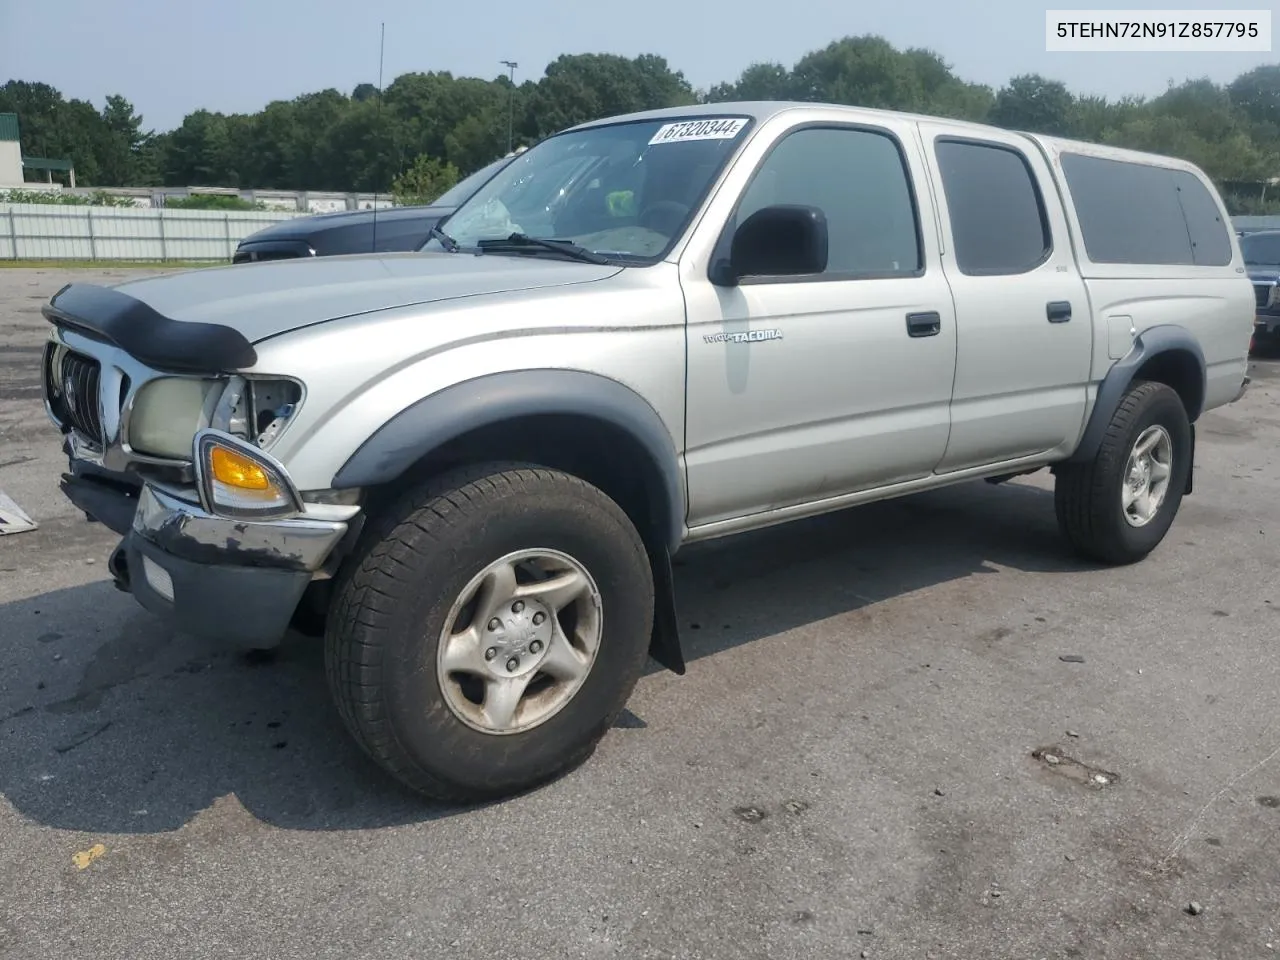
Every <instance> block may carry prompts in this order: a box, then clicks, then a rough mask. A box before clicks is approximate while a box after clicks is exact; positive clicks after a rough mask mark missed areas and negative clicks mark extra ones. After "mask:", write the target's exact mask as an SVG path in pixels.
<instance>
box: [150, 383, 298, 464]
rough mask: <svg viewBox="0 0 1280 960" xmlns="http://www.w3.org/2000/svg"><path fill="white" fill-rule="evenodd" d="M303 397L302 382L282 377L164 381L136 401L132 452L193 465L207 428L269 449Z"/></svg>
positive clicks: (151, 386)
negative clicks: (197, 440)
mask: <svg viewBox="0 0 1280 960" xmlns="http://www.w3.org/2000/svg"><path fill="white" fill-rule="evenodd" d="M302 395H303V388H302V384H301V383H299V382H297V381H296V380H290V379H286V378H280V377H272V378H257V377H242V376H233V377H227V378H222V379H218V380H199V379H194V378H191V377H160V378H158V379H156V380H153V381H151V382H150V383H148V384H146V385H145V386H144V387H142V389H141V390H139V391H138V395H137V397H136V398H135V400H134V402H133V406H132V409H131V410H130V412H129V418H128V424H129V426H128V442H129V448H130V449H131V450H133V451H135V452H137V453H140V454H144V455H148V456H152V457H162V458H166V459H171V460H188V459H190V458H191V456H192V446H191V445H192V441H193V439H194V438H195V436H196V434H197V433H198V432H199V431H201V430H204V429H207V428H213V429H215V430H222V431H224V432H226V433H229V434H231V435H232V436H235V437H239V438H240V439H241V440H244V441H246V442H248V443H252V444H254V445H256V446H258V447H259V448H266V447H268V446H270V445H271V444H272V443H273V442H274V441H275V440H276V439H277V438H278V437H279V436H280V434H281V433H282V432H283V431H284V428H285V427H286V426H287V425H288V423H289V421H290V420H291V419H292V418H293V415H294V414H295V413H296V412H297V409H298V405H299V404H300V403H301V402H302Z"/></svg>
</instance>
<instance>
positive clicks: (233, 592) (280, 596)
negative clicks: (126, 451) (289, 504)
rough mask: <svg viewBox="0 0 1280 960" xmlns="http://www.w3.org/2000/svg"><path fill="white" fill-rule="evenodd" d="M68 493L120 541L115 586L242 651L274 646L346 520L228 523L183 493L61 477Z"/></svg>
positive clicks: (323, 569)
mask: <svg viewBox="0 0 1280 960" xmlns="http://www.w3.org/2000/svg"><path fill="white" fill-rule="evenodd" d="M63 489H64V491H65V492H66V494H67V496H68V498H69V499H70V500H71V501H72V502H73V503H75V504H76V505H77V506H79V507H81V509H83V510H85V511H86V513H88V514H89V515H90V516H92V517H93V518H94V519H100V520H101V521H102V522H103V523H105V524H107V525H108V526H109V527H111V528H112V529H113V530H116V532H118V533H120V534H121V535H122V536H123V539H122V540H121V542H120V545H119V546H118V547H116V549H115V551H114V552H113V553H112V555H111V560H110V562H109V567H110V570H111V573H112V575H113V577H114V578H115V581H116V585H117V586H118V587H119V588H120V589H122V590H124V591H126V592H128V593H131V594H133V596H134V598H135V599H136V600H137V601H138V603H140V604H141V605H142V606H143V607H145V608H146V609H147V610H150V611H151V612H152V613H155V614H157V615H159V616H162V617H164V618H165V619H168V620H170V621H172V622H173V624H174V626H175V627H177V629H179V630H181V631H182V632H184V633H189V634H193V635H196V636H199V637H203V638H206V639H210V640H214V641H216V642H219V643H227V644H231V645H234V646H240V647H259V648H262V647H272V646H275V645H276V644H277V643H279V641H280V640H281V638H282V637H283V636H284V634H285V631H286V630H287V629H288V627H289V624H290V621H291V620H292V619H293V615H294V612H295V611H296V610H297V608H298V603H299V601H300V600H301V599H302V595H303V592H304V591H305V590H306V589H307V586H308V585H309V584H311V583H312V582H313V581H314V580H318V579H324V578H326V577H328V576H330V575H331V573H332V569H333V568H332V566H330V565H329V564H331V563H332V562H336V560H337V559H338V554H339V552H340V551H338V546H339V544H340V543H341V542H342V540H343V538H344V537H346V536H347V535H348V533H349V531H350V529H351V527H352V525H353V524H352V523H351V522H349V521H346V520H321V519H315V518H311V517H294V518H291V519H288V520H274V521H269V522H259V521H252V522H251V521H245V520H228V519H225V518H223V517H218V516H215V515H213V514H211V513H209V512H207V511H206V510H204V509H203V508H202V507H201V506H200V504H199V503H197V502H195V500H194V497H195V493H194V491H193V492H191V493H190V496H191V497H192V498H193V499H187V498H186V497H184V496H183V495H182V492H181V491H176V490H167V489H161V488H158V487H156V486H154V485H152V484H150V483H144V484H142V485H141V486H140V487H138V488H135V489H133V490H130V489H127V488H125V487H123V486H121V485H119V484H115V485H113V484H111V483H109V482H106V481H104V480H102V479H100V478H95V477H93V476H71V475H68V476H67V477H64V481H63Z"/></svg>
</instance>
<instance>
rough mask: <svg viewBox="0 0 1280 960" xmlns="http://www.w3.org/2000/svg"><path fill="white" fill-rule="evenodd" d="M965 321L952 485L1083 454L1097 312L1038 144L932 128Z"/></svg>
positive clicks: (953, 282) (993, 133) (949, 461)
mask: <svg viewBox="0 0 1280 960" xmlns="http://www.w3.org/2000/svg"><path fill="white" fill-rule="evenodd" d="M920 131H921V135H922V137H923V139H924V143H925V149H926V152H927V155H928V157H929V160H930V166H931V168H932V169H931V176H932V179H933V186H934V194H935V196H936V198H937V201H938V207H939V220H940V221H941V224H940V225H941V230H942V243H943V247H944V250H943V255H942V263H943V269H944V271H945V273H946V276H947V280H948V282H949V283H950V286H951V292H952V295H953V297H954V301H955V310H956V331H957V348H956V375H955V386H954V389H953V391H952V397H951V436H950V439H949V441H948V443H947V450H946V453H945V455H944V456H943V458H942V461H941V463H939V465H938V467H937V472H939V473H949V472H952V471H956V470H964V469H966V468H970V467H978V466H985V465H988V464H995V463H1003V462H1006V461H1012V460H1019V459H1023V458H1028V457H1035V456H1038V455H1043V454H1049V453H1052V454H1053V455H1056V454H1058V453H1061V454H1066V453H1068V452H1070V450H1071V449H1072V448H1073V447H1074V445H1075V443H1076V440H1077V439H1078V437H1079V434H1080V430H1081V428H1082V425H1083V423H1084V415H1085V409H1086V400H1087V391H1088V384H1089V376H1090V367H1091V361H1092V345H1093V324H1092V318H1091V314H1090V310H1089V301H1088V299H1087V295H1086V292H1085V286H1084V281H1083V280H1082V279H1081V277H1080V274H1079V271H1078V270H1077V268H1076V264H1075V260H1074V257H1073V255H1072V250H1071V243H1070V239H1069V234H1068V231H1067V223H1066V218H1065V215H1064V213H1063V210H1062V204H1061V202H1060V201H1059V199H1058V194H1057V192H1056V189H1055V187H1054V182H1053V179H1052V176H1051V172H1050V170H1049V167H1048V165H1047V163H1046V162H1045V160H1044V158H1043V156H1042V155H1041V154H1040V152H1039V151H1038V150H1037V149H1036V147H1035V146H1034V144H1032V143H1030V142H1029V141H1027V140H1026V139H1025V138H1024V137H1021V136H1019V135H1016V134H1006V133H1004V132H1002V131H999V130H983V131H982V132H981V133H979V134H975V133H973V132H972V128H967V127H960V126H953V125H950V124H946V123H942V122H936V123H935V122H924V123H921V124H920Z"/></svg>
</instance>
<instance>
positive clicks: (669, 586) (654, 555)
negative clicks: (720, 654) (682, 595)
mask: <svg viewBox="0 0 1280 960" xmlns="http://www.w3.org/2000/svg"><path fill="white" fill-rule="evenodd" d="M649 563H650V566H652V567H653V604H654V610H653V637H652V639H651V640H650V641H649V656H651V657H653V659H654V660H656V661H657V662H658V663H659V664H660V665H661V666H663V667H666V668H667V669H668V670H670V671H671V672H672V673H674V674H676V675H678V676H683V675H684V672H685V663H684V651H683V650H682V649H681V647H680V623H679V620H678V619H677V617H676V582H675V574H674V573H673V572H672V570H671V554H670V553H669V552H667V551H666V550H665V549H663V548H661V547H659V548H657V549H653V548H651V549H650V550H649Z"/></svg>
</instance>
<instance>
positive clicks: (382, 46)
mask: <svg viewBox="0 0 1280 960" xmlns="http://www.w3.org/2000/svg"><path fill="white" fill-rule="evenodd" d="M386 49H387V24H386V21H385V20H384V21H383V22H382V36H381V38H380V39H379V40H378V107H377V118H378V123H377V127H378V133H379V134H381V133H382V57H383V54H384V53H386ZM378 139H379V140H381V139H382V138H381V136H379V138H378ZM381 166H382V164H381V163H379V164H378V165H377V166H376V167H374V169H375V170H377V169H379V168H380V167H381ZM369 252H370V253H377V252H378V184H377V181H375V182H374V184H373V243H372V245H371V247H370V248H369Z"/></svg>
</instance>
